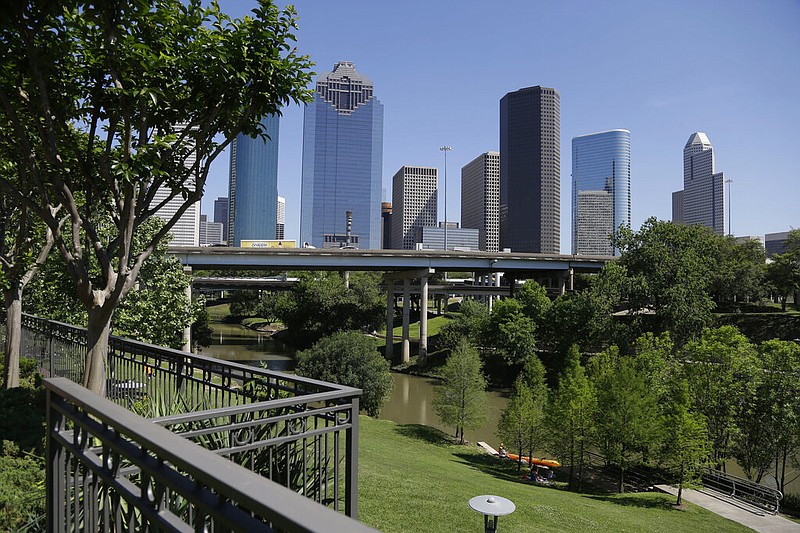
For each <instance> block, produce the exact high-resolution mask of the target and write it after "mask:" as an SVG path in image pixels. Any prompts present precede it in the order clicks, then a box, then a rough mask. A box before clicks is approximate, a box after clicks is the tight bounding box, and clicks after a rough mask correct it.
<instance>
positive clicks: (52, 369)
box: [47, 321, 56, 378]
mask: <svg viewBox="0 0 800 533" xmlns="http://www.w3.org/2000/svg"><path fill="white" fill-rule="evenodd" d="M53 327H54V326H53V323H52V322H50V321H48V322H47V358H48V359H49V360H50V362H49V363H48V365H47V366H48V367H49V370H50V377H51V378H52V377H55V375H56V374H55V370H56V366H55V365H56V363H55V360H56V358H55V354H54V353H53V352H54V348H53V345H54V344H55V343H54V342H53Z"/></svg>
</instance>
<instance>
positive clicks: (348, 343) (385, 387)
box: [297, 331, 393, 416]
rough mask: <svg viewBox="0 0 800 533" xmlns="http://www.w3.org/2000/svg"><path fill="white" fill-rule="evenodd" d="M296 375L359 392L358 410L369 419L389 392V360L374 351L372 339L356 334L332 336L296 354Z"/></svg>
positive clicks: (335, 334) (390, 380)
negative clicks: (329, 382)
mask: <svg viewBox="0 0 800 533" xmlns="http://www.w3.org/2000/svg"><path fill="white" fill-rule="evenodd" d="M297 372H298V374H300V375H303V376H308V377H311V378H314V379H320V380H323V381H331V382H333V383H339V384H341V385H347V386H349V387H357V388H359V389H361V390H362V391H363V395H362V396H361V408H362V409H364V410H365V411H366V412H367V413H368V414H369V415H370V416H378V415H379V414H380V411H381V407H383V402H384V401H386V399H387V398H388V397H389V393H390V392H391V391H392V385H393V381H392V376H391V374H390V373H389V361H387V360H386V359H384V358H383V357H382V356H381V355H380V353H379V352H378V351H377V350H376V349H375V341H374V340H373V339H371V338H369V337H366V336H365V335H363V334H361V333H359V332H357V331H341V332H338V333H334V334H333V335H331V336H329V337H323V338H322V339H320V340H319V341H317V342H316V343H315V344H314V345H313V346H312V347H311V348H309V349H308V350H304V351H300V352H297Z"/></svg>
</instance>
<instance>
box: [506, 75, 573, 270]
mask: <svg viewBox="0 0 800 533" xmlns="http://www.w3.org/2000/svg"><path fill="white" fill-rule="evenodd" d="M560 105H561V104H560V98H559V95H558V92H557V91H556V90H555V89H551V88H548V87H541V86H538V85H537V86H536V87H526V88H524V89H520V90H518V91H515V92H512V93H508V94H506V95H505V96H504V97H503V98H502V99H501V100H500V247H501V248H510V249H511V250H512V251H514V252H534V253H536V252H538V253H546V254H557V253H559V252H560V251H561V220H560V217H561V139H560V129H561V119H560Z"/></svg>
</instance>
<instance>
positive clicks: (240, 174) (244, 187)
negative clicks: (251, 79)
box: [227, 115, 280, 246]
mask: <svg viewBox="0 0 800 533" xmlns="http://www.w3.org/2000/svg"><path fill="white" fill-rule="evenodd" d="M261 124H262V125H263V127H264V129H265V130H266V131H267V135H269V139H266V140H265V139H263V138H261V137H256V138H255V139H253V138H251V137H248V136H247V135H242V134H241V133H240V134H239V135H237V136H236V139H234V141H233V143H231V176H230V190H229V195H228V199H229V207H228V236H227V237H228V244H229V245H230V246H239V245H240V244H241V241H242V240H266V239H275V237H276V235H275V233H276V231H275V230H276V224H277V218H278V130H279V126H280V119H279V117H278V116H277V115H268V116H267V117H265V118H264V119H263V120H262V121H261Z"/></svg>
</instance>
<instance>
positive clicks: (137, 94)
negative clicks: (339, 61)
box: [0, 0, 310, 393]
mask: <svg viewBox="0 0 800 533" xmlns="http://www.w3.org/2000/svg"><path fill="white" fill-rule="evenodd" d="M3 21H4V22H3V23H2V25H0V43H2V45H3V49H4V52H5V53H4V54H3V56H2V59H0V72H2V75H1V76H0V110H2V113H3V115H2V117H3V121H4V122H7V123H8V124H10V129H11V131H12V132H13V133H12V144H13V145H14V146H15V147H16V158H15V160H17V161H19V162H20V165H22V166H23V168H22V170H21V173H22V174H23V175H24V176H25V182H26V183H30V184H32V186H33V187H34V190H35V194H32V195H28V194H26V193H27V192H28V191H26V190H22V189H20V188H19V187H18V186H17V183H15V182H12V181H11V180H8V179H7V178H6V177H5V176H3V175H0V185H2V186H3V187H4V188H6V190H7V191H10V195H11V196H12V197H13V198H14V199H15V200H16V201H18V202H20V204H22V205H25V206H27V207H28V208H29V209H30V210H31V211H32V212H34V213H36V215H37V216H38V217H39V218H41V219H42V220H43V221H44V223H45V224H46V225H47V227H48V228H49V229H50V231H51V232H52V234H53V238H54V242H55V247H56V249H57V250H58V251H59V254H60V255H61V256H62V257H63V258H64V260H65V261H66V263H67V266H68V271H69V273H70V276H71V278H72V281H73V283H74V285H75V288H76V291H77V294H78V298H79V300H80V301H81V303H82V305H83V306H84V308H85V310H86V313H87V316H88V320H87V329H88V347H87V354H86V364H85V371H84V372H85V373H84V385H85V386H87V387H88V388H90V389H91V390H93V391H95V392H98V393H103V392H104V388H105V383H106V376H105V356H106V353H107V348H108V335H109V331H110V323H111V317H112V315H113V313H114V310H115V309H116V308H117V307H118V305H119V303H120V302H121V301H122V300H123V298H124V297H125V296H126V295H127V294H128V292H129V291H130V290H131V289H132V288H133V287H134V286H135V284H136V281H137V279H138V276H139V274H140V271H141V269H142V265H143V263H144V261H145V260H146V259H147V258H148V257H149V256H150V255H151V254H152V253H153V251H154V250H155V247H156V245H157V244H158V243H159V242H160V241H161V240H162V239H163V238H164V237H165V236H166V235H167V233H168V232H169V231H170V229H171V228H172V227H173V226H174V225H175V223H176V222H177V221H178V219H179V218H180V217H181V216H182V215H183V214H184V213H185V212H186V210H187V209H188V208H189V207H190V206H191V205H192V204H194V203H196V202H197V201H198V200H199V199H200V197H201V196H202V193H203V188H204V185H205V182H206V177H207V175H208V171H209V167H210V165H211V163H212V162H213V161H214V160H215V159H216V157H217V156H218V155H219V154H220V153H222V151H223V150H224V149H225V148H226V147H227V146H228V145H229V144H230V143H231V142H232V141H233V139H234V138H235V137H236V135H237V134H239V133H240V132H241V133H245V134H247V135H250V136H257V135H262V136H264V135H267V134H268V132H265V131H264V130H263V128H262V126H260V125H259V124H260V121H261V118H262V117H263V116H265V115H268V114H275V113H279V112H280V106H281V105H284V104H287V103H289V102H290V101H295V102H299V101H305V100H307V99H308V98H309V95H310V92H309V89H307V87H306V86H307V84H308V82H309V81H310V74H309V73H308V72H307V68H308V67H309V66H310V63H309V61H308V59H307V58H305V57H299V56H297V55H296V53H295V51H294V50H290V49H289V43H290V42H291V41H293V40H294V36H293V34H292V31H293V30H294V29H295V28H296V24H295V16H294V12H293V11H292V10H291V8H287V10H285V11H280V10H279V9H277V8H276V7H274V6H273V5H271V4H270V3H269V2H268V1H267V0H261V2H260V3H259V4H258V6H257V7H256V8H255V9H254V10H253V15H252V16H250V17H245V18H244V19H242V20H231V19H230V18H229V17H228V16H226V15H225V14H223V13H222V12H221V11H220V8H219V5H218V4H217V3H211V4H209V5H207V6H203V5H201V3H200V2H199V1H192V2H189V3H188V4H187V3H185V2H182V1H179V0H159V1H157V0H150V1H142V2H134V3H124V2H104V3H96V4H89V3H86V2H82V1H80V0H68V1H65V2H58V3H52V2H44V1H33V2H24V3H14V4H10V5H9V6H6V13H5V16H4V18H3ZM62 154H76V157H75V160H76V161H77V163H76V164H71V162H72V160H73V159H72V158H65V157H63V155H62ZM159 190H160V191H165V192H166V195H165V196H159V197H158V199H156V198H157V197H156V192H157V191H159ZM171 200H178V201H179V203H180V206H179V207H178V208H177V209H176V211H175V212H174V214H173V215H172V216H171V217H170V218H169V219H168V220H167V222H166V224H165V225H164V226H163V228H161V230H160V231H158V232H157V233H156V234H155V235H153V237H152V238H151V240H150V241H149V242H148V243H146V245H145V246H144V247H143V248H142V249H141V251H139V252H138V253H134V251H133V241H134V236H135V234H136V230H137V228H138V227H139V226H140V225H141V224H142V223H143V222H144V221H145V220H147V219H149V218H151V217H152V216H154V215H155V213H157V212H158V211H159V209H160V208H162V207H163V206H164V205H166V203H167V202H169V201H171ZM59 208H62V209H63V210H64V212H65V213H67V214H68V216H69V223H68V225H67V226H66V228H67V229H66V230H65V231H63V232H62V230H61V227H60V226H59V223H58V222H59V221H58V219H57V218H56V215H55V213H56V212H57V210H58V209H59ZM109 223H110V228H109V229H110V231H106V232H104V231H102V230H101V225H102V224H109ZM92 261H95V262H96V264H97V266H98V267H99V269H100V274H101V275H100V278H99V280H96V279H92V278H91V277H90V275H89V272H90V271H91V262H92Z"/></svg>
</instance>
